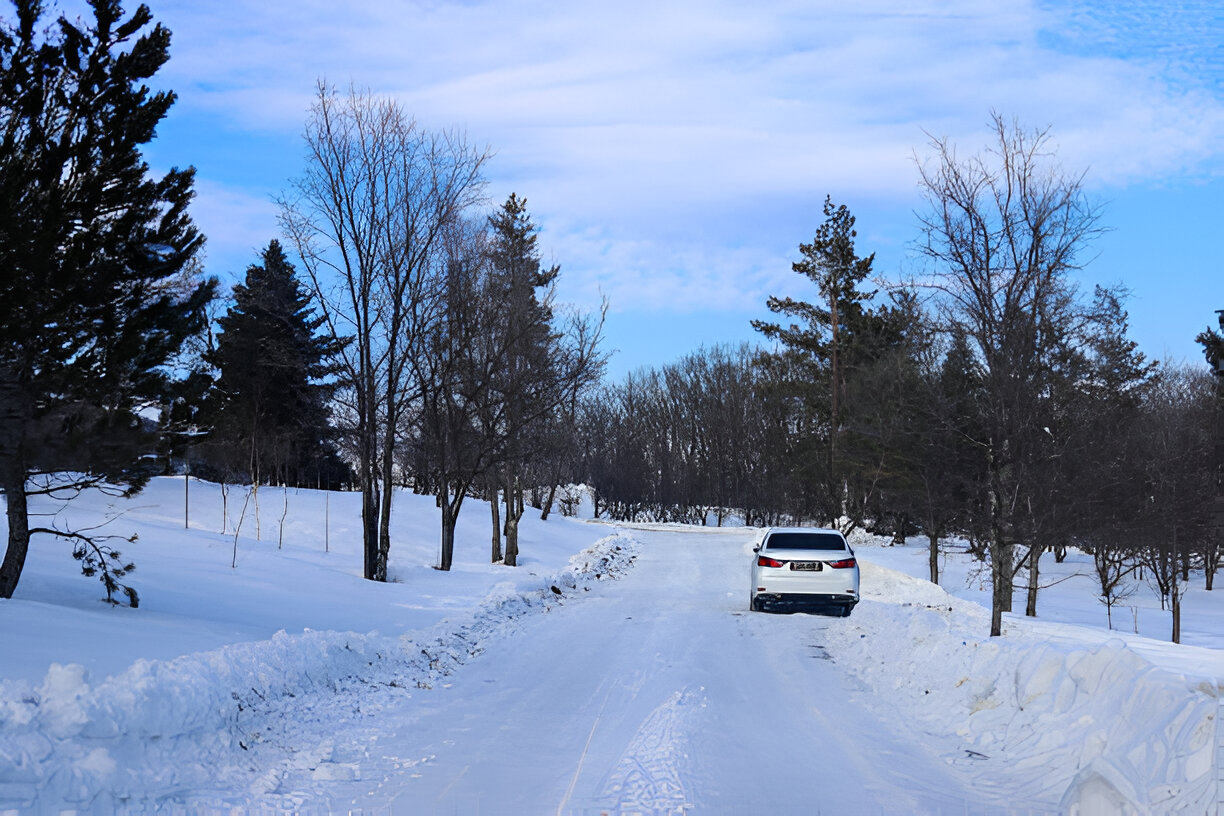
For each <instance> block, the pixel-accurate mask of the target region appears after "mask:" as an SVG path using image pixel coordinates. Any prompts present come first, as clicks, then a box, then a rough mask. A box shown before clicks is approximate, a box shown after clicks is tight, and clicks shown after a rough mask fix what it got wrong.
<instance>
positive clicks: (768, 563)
mask: <svg viewBox="0 0 1224 816" xmlns="http://www.w3.org/2000/svg"><path fill="white" fill-rule="evenodd" d="M785 565H786V562H785V561H779V560H778V559H776V558H770V557H769V556H768V555H758V556H757V566H758V567H774V568H777V567H782V566H785Z"/></svg>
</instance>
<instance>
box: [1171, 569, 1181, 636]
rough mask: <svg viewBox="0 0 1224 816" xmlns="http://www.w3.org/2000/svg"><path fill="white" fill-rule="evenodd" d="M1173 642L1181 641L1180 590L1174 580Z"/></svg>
mask: <svg viewBox="0 0 1224 816" xmlns="http://www.w3.org/2000/svg"><path fill="white" fill-rule="evenodd" d="M1173 642H1174V643H1181V592H1179V591H1178V588H1177V582H1176V581H1174V583H1173Z"/></svg>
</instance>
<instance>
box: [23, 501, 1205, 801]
mask: <svg viewBox="0 0 1224 816" xmlns="http://www.w3.org/2000/svg"><path fill="white" fill-rule="evenodd" d="M185 488H189V489H188V490H187V491H185ZM244 498H245V491H244V489H243V488H238V487H231V488H229V490H228V496H227V498H226V500H225V501H224V504H223V496H222V491H221V488H220V487H218V486H217V485H212V484H207V483H203V482H197V481H194V480H193V481H191V482H190V483H189V484H185V483H184V480H183V478H181V477H179V478H163V479H157V480H154V482H153V483H151V484H150V486H149V487H148V488H147V489H146V490H145V491H144V492H143V493H142V494H140V495H139V496H137V497H135V498H134V499H131V500H129V501H121V502H112V500H108V499H104V498H102V497H100V496H97V495H87V496H83V497H81V498H80V499H78V500H76V501H74V502H73V503H71V504H70V505H67V506H56V505H50V504H44V505H42V506H40V507H39V508H38V509H39V510H40V511H42V512H52V513H59V514H61V520H62V521H71V522H72V523H73V524H76V525H81V526H86V525H92V524H95V523H98V522H100V521H104V520H106V519H112V520H111V521H110V522H109V524H108V526H107V527H106V529H107V531H109V532H113V533H115V534H120V535H124V536H126V535H129V534H131V533H133V532H135V533H137V534H138V536H139V537H138V540H137V541H136V542H134V543H132V544H126V545H124V546H123V547H117V548H119V549H121V550H122V551H123V555H124V556H125V560H127V559H128V558H130V559H131V560H133V561H135V562H136V565H137V569H136V570H135V571H134V572H133V573H132V574H131V575H130V576H129V578H128V579H126V580H128V581H129V582H130V583H132V584H134V585H135V586H136V587H137V589H138V590H139V592H140V597H141V604H140V607H139V608H137V609H129V608H126V607H122V606H119V607H112V606H110V605H108V604H106V603H104V602H103V601H102V600H100V596H101V595H102V594H103V592H102V587H101V585H100V584H99V583H97V581H96V579H90V578H84V577H82V576H80V575H79V571H78V570H77V567H76V562H74V561H73V560H72V559H71V557H70V552H71V545H70V544H68V543H66V542H62V541H55V540H50V539H45V538H43V539H36V540H35V542H34V543H33V545H32V548H31V553H30V558H29V561H28V563H27V565H26V569H25V572H24V574H23V577H22V582H21V585H20V586H19V588H18V591H17V593H16V597H14V598H13V599H12V600H8V601H0V655H3V658H2V659H0V814H9V813H13V814H16V813H21V814H24V813H61V812H64V811H68V812H75V813H81V814H95V813H96V814H104V813H115V812H122V813H127V812H131V813H154V812H157V813H211V812H219V813H220V812H223V813H233V812H247V811H264V812H300V813H330V812H340V813H345V812H352V811H357V810H362V811H364V812H375V813H483V814H487V813H575V814H585V813H591V814H595V813H609V814H611V813H622V814H627V813H693V814H699V813H744V812H774V813H791V812H794V813H800V812H802V813H847V812H856V813H933V814H941V813H946V814H953V813H956V814H962V813H971V814H978V813H982V814H993V813H1081V814H1095V813H1134V814H1144V813H1178V812H1180V813H1208V812H1215V811H1216V810H1217V808H1218V806H1219V801H1220V796H1221V787H1220V782H1219V780H1220V770H1219V768H1220V749H1219V747H1218V743H1219V737H1218V729H1217V719H1218V713H1219V692H1218V688H1219V683H1220V682H1221V681H1222V679H1224V642H1221V641H1222V640H1224V601H1221V600H1218V599H1219V598H1220V597H1221V596H1220V593H1221V592H1224V589H1222V590H1218V591H1216V592H1211V593H1209V592H1206V591H1204V590H1203V589H1202V576H1201V575H1199V576H1192V579H1193V580H1192V581H1191V588H1190V592H1189V594H1188V595H1187V597H1186V599H1185V603H1184V606H1183V621H1182V626H1183V638H1182V639H1183V642H1184V645H1178V644H1172V643H1168V642H1167V636H1168V632H1169V630H1170V625H1171V624H1170V618H1169V613H1168V612H1166V611H1162V610H1161V609H1160V604H1159V600H1158V598H1156V597H1155V595H1154V594H1153V593H1152V592H1151V591H1150V590H1149V589H1147V588H1146V587H1145V586H1143V585H1138V586H1137V587H1136V591H1135V593H1134V594H1133V595H1131V596H1130V597H1129V598H1127V599H1126V600H1125V601H1123V603H1122V604H1121V605H1120V606H1117V607H1115V608H1114V610H1113V615H1112V620H1113V626H1114V627H1115V628H1114V629H1112V630H1111V629H1109V628H1107V624H1106V610H1105V607H1104V605H1103V604H1101V603H1100V602H1099V600H1098V599H1097V598H1096V593H1095V590H1094V587H1093V582H1092V578H1091V576H1090V570H1089V567H1090V559H1087V558H1085V557H1084V556H1082V555H1081V554H1078V553H1076V552H1074V551H1072V553H1071V554H1070V556H1069V557H1068V559H1067V561H1066V562H1065V563H1063V564H1055V563H1054V562H1053V559H1052V558H1049V559H1048V560H1044V561H1043V571H1044V573H1045V575H1044V577H1043V585H1044V584H1048V585H1047V586H1045V588H1044V589H1043V590H1042V593H1041V595H1040V599H1039V606H1038V613H1039V617H1038V618H1036V619H1031V618H1025V617H1023V616H1021V615H1010V616H1007V617H1006V619H1005V629H1006V631H1005V634H1004V636H1003V637H1001V638H993V639H992V638H989V637H987V636H986V635H987V633H988V631H989V610H988V604H989V597H988V587H987V586H986V584H988V581H986V580H984V576H983V575H982V574H981V573H980V570H979V569H978V567H977V566H976V565H975V564H974V563H973V562H972V561H971V559H969V558H968V556H966V555H964V554H963V553H958V552H955V551H954V550H955V548H954V547H953V548H951V549H952V550H953V551H950V552H949V553H948V554H946V555H945V556H944V558H943V564H942V566H943V571H944V578H943V581H942V583H943V585H944V587H947V591H945V589H944V588H942V587H939V586H935V585H933V584H931V583H930V582H929V581H926V580H924V576H925V574H926V570H927V562H926V550H925V540H918V539H915V540H914V541H912V542H909V544H908V545H907V546H902V547H889V546H887V542H886V541H884V540H883V539H877V538H875V537H872V536H869V535H867V534H863V533H859V534H856V535H855V536H853V537H852V544H853V545H854V547H855V548H856V550H857V552H858V555H859V557H860V562H861V564H862V590H863V597H864V600H863V601H862V602H861V603H860V604H859V605H858V607H857V608H856V609H855V611H854V614H853V615H852V616H851V617H849V618H846V619H841V618H829V617H824V616H820V615H807V614H793V615H787V614H778V615H772V614H758V613H749V612H748V611H747V603H748V565H749V559H750V557H751V546H752V541H753V539H754V536H755V531H752V530H745V529H742V528H741V529H735V528H731V529H722V530H718V529H711V528H685V527H678V526H667V525H636V526H630V525H613V524H607V523H602V522H593V521H590V520H578V519H569V518H563V517H561V516H559V515H557V514H554V515H553V516H552V517H550V519H549V520H548V521H547V522H541V521H540V520H539V519H538V515H537V516H533V515H532V514H531V512H530V511H529V512H528V514H527V515H526V516H525V517H524V520H523V521H524V524H523V531H522V557H521V559H520V566H519V567H517V568H508V567H505V566H502V565H496V564H489V563H486V562H487V561H488V560H489V557H488V554H489V548H490V530H489V525H490V515H489V509H488V505H487V504H484V503H482V502H478V501H474V500H473V501H469V502H468V503H467V504H466V505H465V507H464V509H463V513H462V514H461V516H460V524H459V529H458V534H457V537H456V558H455V565H454V568H453V569H452V571H450V572H441V571H439V570H436V569H434V568H433V565H434V564H435V563H436V562H437V540H438V532H437V523H438V511H437V509H436V507H435V505H434V503H433V500H432V499H431V498H429V497H422V496H416V495H413V494H411V493H409V492H397V493H396V497H395V502H396V505H395V515H394V526H393V536H392V550H391V567H390V577H391V580H390V581H389V582H388V583H386V584H375V583H372V582H368V581H365V580H363V579H362V578H361V555H360V539H359V526H358V523H357V522H358V512H359V511H358V507H359V505H358V499H359V497H358V496H357V495H356V494H342V493H332V494H323V493H319V492H316V491H308V490H301V491H296V490H288V491H282V490H280V489H279V488H268V487H265V488H262V489H261V490H260V494H259V502H258V510H259V517H258V520H257V519H256V516H255V506H254V503H253V502H246V506H245V508H244V501H243V500H244ZM223 506H224V507H225V508H226V510H227V511H228V512H227V513H226V515H225V517H224V519H223V511H222V508H223ZM240 513H242V514H244V515H243V517H242V518H241V519H240V518H239V514H240ZM282 519H283V521H282ZM240 521H241V526H239V522H240ZM223 529H224V532H222V530H223ZM257 536H258V537H257ZM1017 602H1018V608H1020V609H1023V595H1022V594H1019V593H1018V595H1017ZM1123 630H1124V631H1123Z"/></svg>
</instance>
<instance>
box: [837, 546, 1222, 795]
mask: <svg viewBox="0 0 1224 816" xmlns="http://www.w3.org/2000/svg"><path fill="white" fill-rule="evenodd" d="M862 569H863V577H862V585H863V589H864V593H865V597H864V601H863V602H862V603H860V604H859V606H858V608H857V609H856V610H855V613H854V616H853V617H852V618H850V619H849V620H848V621H846V623H847V625H846V626H842V627H831V628H830V630H829V633H828V635H829V644H828V651H829V653H830V654H831V655H832V656H833V657H834V659H836V660H837V661H838V662H839V663H840V664H841V665H843V666H844V667H846V668H847V669H848V670H849V671H850V672H851V673H853V674H855V675H856V676H857V677H858V678H859V679H860V680H861V681H862V682H864V683H865V684H866V685H867V686H869V687H870V689H871V690H872V691H873V692H874V694H875V695H877V696H878V697H879V698H881V699H884V700H889V701H891V702H892V703H893V704H895V705H896V707H897V709H898V711H897V715H898V716H900V717H905V718H906V719H907V720H909V721H911V722H914V723H916V724H918V725H919V727H920V728H921V729H922V730H924V731H926V732H927V733H929V734H930V735H931V736H932V737H933V739H935V740H936V741H938V742H939V743H941V744H942V745H943V748H942V755H943V756H944V758H945V759H946V760H947V761H948V762H949V763H951V764H953V765H957V766H959V767H961V768H962V769H963V770H964V771H965V773H967V774H969V775H971V776H973V777H975V779H976V784H977V785H978V787H979V788H980V789H981V790H982V791H983V793H984V794H987V795H988V797H989V798H991V799H998V800H1000V801H1008V802H1010V803H1012V805H1014V806H1015V807H1016V808H1017V809H1018V810H1020V811H1023V810H1026V809H1031V810H1033V811H1037V812H1041V811H1046V810H1049V811H1054V810H1055V809H1057V811H1058V812H1062V813H1081V814H1090V813H1125V812H1132V813H1169V812H1178V811H1181V812H1186V813H1195V812H1198V813H1203V812H1207V810H1208V809H1209V808H1210V807H1213V806H1214V804H1215V793H1216V790H1215V765H1214V762H1215V756H1214V751H1215V747H1214V744H1215V739H1214V737H1215V717H1216V711H1217V706H1218V700H1217V691H1216V686H1215V683H1214V682H1209V681H1207V680H1198V681H1196V680H1194V679H1190V678H1187V677H1184V676H1181V675H1178V674H1174V673H1172V672H1169V671H1166V670H1163V669H1160V668H1156V667H1155V666H1153V665H1152V664H1150V663H1149V662H1147V661H1146V660H1144V659H1143V658H1142V657H1140V656H1139V655H1138V654H1137V653H1135V652H1134V651H1132V650H1131V649H1130V648H1128V647H1127V645H1126V644H1125V643H1124V642H1122V641H1121V640H1116V639H1115V640H1109V641H1107V642H1105V643H1103V644H1091V643H1078V644H1077V643H1075V642H1074V641H1071V642H1067V643H1061V642H1060V643H1053V642H1050V641H1048V640H1045V639H1039V638H1037V637H1034V636H1029V635H1026V633H1025V631H1024V626H1023V624H1022V622H1020V621H1009V631H1008V632H1007V633H1006V637H1003V638H993V639H991V638H985V639H984V638H981V637H980V636H979V635H978V634H977V633H981V632H986V631H989V612H988V611H987V610H985V609H983V608H982V607H981V606H979V605H977V604H974V603H970V602H967V601H961V600H958V599H955V598H953V597H951V596H950V595H948V594H947V593H945V592H944V591H943V590H942V589H941V588H940V587H938V586H935V585H934V584H931V583H929V582H927V581H923V580H921V579H918V578H913V577H910V576H906V575H903V574H902V573H899V572H895V571H892V570H888V569H885V568H883V567H879V566H875V565H872V564H870V563H868V562H863V564H862ZM900 599H904V600H900Z"/></svg>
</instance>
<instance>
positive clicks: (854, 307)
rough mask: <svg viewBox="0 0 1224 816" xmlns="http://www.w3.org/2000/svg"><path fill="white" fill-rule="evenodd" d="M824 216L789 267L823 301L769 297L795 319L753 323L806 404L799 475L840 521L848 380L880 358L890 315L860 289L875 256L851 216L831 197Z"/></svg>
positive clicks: (772, 306) (825, 512)
mask: <svg viewBox="0 0 1224 816" xmlns="http://www.w3.org/2000/svg"><path fill="white" fill-rule="evenodd" d="M824 215H825V220H824V222H823V223H821V225H820V226H819V227H818V228H817V230H816V235H815V237H814V238H813V239H812V242H811V243H810V244H800V245H799V251H800V252H801V253H802V255H803V259H802V260H801V261H798V262H796V263H794V264H793V265H792V267H793V269H794V271H795V272H798V273H799V274H801V275H803V276H804V277H806V278H808V279H809V280H810V281H811V282H812V283H814V284H815V285H816V288H817V294H819V296H820V299H819V300H818V301H816V302H814V303H809V302H807V301H802V300H796V299H794V298H791V297H785V298H778V297H771V298H769V300H768V306H769V310H770V311H771V312H774V313H775V314H780V315H785V316H787V317H789V318H791V320H793V321H795V322H792V323H790V324H789V325H784V324H782V323H772V322H767V321H762V320H754V321H752V325H753V327H754V328H755V329H756V330H757V331H759V332H761V333H762V334H764V335H765V336H766V337H767V338H769V339H771V340H777V341H779V342H780V343H781V344H782V346H783V347H784V348H783V351H782V352H781V354H782V355H783V356H785V357H787V358H789V359H788V361H787V365H785V366H783V368H790V369H791V370H793V371H794V372H795V373H796V374H797V376H796V377H792V378H790V380H789V385H790V386H791V388H792V389H793V390H794V392H795V394H794V396H795V398H796V402H801V403H803V404H804V406H805V407H804V411H805V412H806V414H807V416H806V417H804V424H805V425H807V428H808V432H806V433H805V434H803V439H801V440H799V443H798V447H797V449H796V454H797V456H796V461H795V468H796V475H797V476H798V477H800V478H801V479H802V481H804V482H805V483H806V484H808V485H809V486H810V489H813V490H815V491H816V493H817V505H818V509H817V510H816V512H817V513H818V514H819V515H821V516H823V517H824V518H826V519H827V520H829V521H836V520H837V519H838V518H840V517H841V516H842V513H843V511H844V510H846V509H847V508H846V507H845V503H844V498H845V495H846V490H845V482H846V479H847V477H848V475H849V471H848V469H847V468H848V465H849V463H848V461H847V460H848V459H849V458H851V457H850V455H849V454H850V453H851V452H850V451H848V450H846V449H845V448H844V446H843V442H844V438H845V432H846V425H847V407H848V402H847V399H846V395H847V391H848V388H849V385H848V384H849V382H850V380H851V379H852V378H853V376H854V372H855V370H856V369H857V368H859V367H860V365H861V364H862V363H864V362H865V361H866V360H869V359H870V358H872V357H873V356H875V354H876V351H877V350H876V349H873V348H872V347H873V346H874V345H875V344H876V343H877V341H878V340H880V339H882V332H886V329H887V327H886V324H887V322H888V320H887V318H888V315H887V314H886V313H885V312H880V313H879V314H875V313H873V312H872V311H871V309H870V308H869V305H870V301H871V298H872V297H873V295H874V294H875V293H874V292H868V291H864V290H862V289H860V288H859V287H860V286H861V285H862V283H863V281H865V280H866V279H867V278H868V276H869V275H870V274H871V267H872V263H873V262H874V260H875V255H874V254H873V255H869V256H867V257H865V258H860V257H859V256H858V254H857V252H856V250H855V246H854V239H855V237H856V232H855V229H854V222H855V219H854V216H853V215H851V213H850V211H849V210H848V209H847V208H846V206H845V205H844V204H841V205H836V206H835V205H834V204H833V201H832V199H831V198H828V197H826V198H825V203H824Z"/></svg>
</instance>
